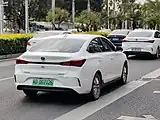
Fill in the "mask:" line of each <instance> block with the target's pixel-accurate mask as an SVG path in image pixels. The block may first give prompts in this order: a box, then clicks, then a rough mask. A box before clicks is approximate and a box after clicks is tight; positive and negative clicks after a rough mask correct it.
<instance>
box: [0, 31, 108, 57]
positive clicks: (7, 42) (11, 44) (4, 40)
mask: <svg viewBox="0 0 160 120" xmlns="http://www.w3.org/2000/svg"><path fill="white" fill-rule="evenodd" d="M75 34H94V35H102V36H105V37H107V35H108V33H106V32H94V31H90V32H79V33H75ZM33 36H34V34H2V35H0V55H7V54H16V53H23V52H25V51H26V43H27V41H28V40H29V39H31V38H32V37H33Z"/></svg>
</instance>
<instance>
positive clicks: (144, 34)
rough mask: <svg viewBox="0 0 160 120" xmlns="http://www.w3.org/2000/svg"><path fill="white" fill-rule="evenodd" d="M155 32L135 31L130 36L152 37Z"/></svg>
mask: <svg viewBox="0 0 160 120" xmlns="http://www.w3.org/2000/svg"><path fill="white" fill-rule="evenodd" d="M152 35H153V32H150V31H134V32H131V33H129V34H128V37H152Z"/></svg>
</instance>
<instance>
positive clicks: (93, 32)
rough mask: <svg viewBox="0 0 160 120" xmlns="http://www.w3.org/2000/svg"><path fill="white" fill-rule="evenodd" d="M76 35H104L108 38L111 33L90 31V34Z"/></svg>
mask: <svg viewBox="0 0 160 120" xmlns="http://www.w3.org/2000/svg"><path fill="white" fill-rule="evenodd" d="M75 34H92V35H102V36H104V37H107V36H108V34H109V33H107V32H96V31H89V32H75Z"/></svg>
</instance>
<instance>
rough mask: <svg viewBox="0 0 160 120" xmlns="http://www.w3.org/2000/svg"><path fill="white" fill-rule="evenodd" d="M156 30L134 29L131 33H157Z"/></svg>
mask: <svg viewBox="0 0 160 120" xmlns="http://www.w3.org/2000/svg"><path fill="white" fill-rule="evenodd" d="M157 31H158V30H150V29H135V30H133V32H157Z"/></svg>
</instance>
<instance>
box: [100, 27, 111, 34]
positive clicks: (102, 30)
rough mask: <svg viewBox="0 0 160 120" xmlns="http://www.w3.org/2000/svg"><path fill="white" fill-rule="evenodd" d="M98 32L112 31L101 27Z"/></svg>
mask: <svg viewBox="0 0 160 120" xmlns="http://www.w3.org/2000/svg"><path fill="white" fill-rule="evenodd" d="M98 32H107V33H111V32H112V31H111V30H110V29H105V28H102V29H101V30H99V31H98Z"/></svg>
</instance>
